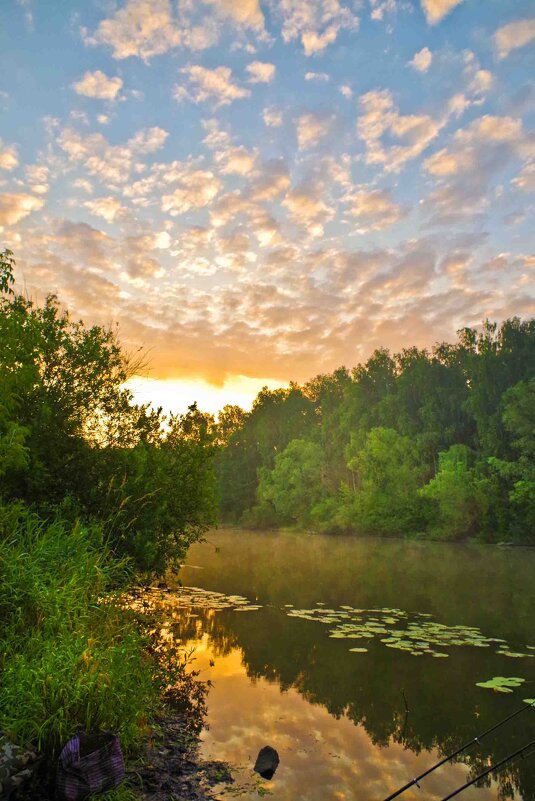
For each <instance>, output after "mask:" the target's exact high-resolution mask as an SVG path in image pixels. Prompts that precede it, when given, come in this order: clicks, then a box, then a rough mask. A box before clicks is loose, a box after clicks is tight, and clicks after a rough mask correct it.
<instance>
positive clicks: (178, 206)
mask: <svg viewBox="0 0 535 801" xmlns="http://www.w3.org/2000/svg"><path fill="white" fill-rule="evenodd" d="M173 183H175V184H176V188H175V189H174V190H173V192H171V193H169V194H167V195H162V198H161V208H162V211H165V212H169V214H170V215H171V217H176V216H178V215H180V214H185V213H186V212H187V211H190V209H200V208H203V207H205V206H208V205H209V204H210V203H211V202H212V200H213V199H214V198H215V197H216V195H217V194H218V192H219V191H220V189H221V182H220V181H219V180H218V179H217V178H216V177H215V175H214V174H213V172H211V171H210V170H191V169H188V167H187V166H185V165H184V168H183V169H182V170H181V169H180V167H178V169H176V172H175V175H174V176H173Z"/></svg>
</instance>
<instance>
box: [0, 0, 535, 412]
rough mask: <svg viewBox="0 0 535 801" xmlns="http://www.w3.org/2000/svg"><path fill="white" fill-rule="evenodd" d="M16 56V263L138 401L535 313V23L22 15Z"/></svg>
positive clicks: (276, 381)
mask: <svg viewBox="0 0 535 801" xmlns="http://www.w3.org/2000/svg"><path fill="white" fill-rule="evenodd" d="M0 54H1V55H0V67H1V69H0V247H9V248H11V250H13V251H14V253H15V258H16V260H17V279H18V282H19V286H20V287H21V288H23V290H24V291H25V292H26V293H27V294H28V295H29V296H31V297H32V298H34V299H36V300H37V301H39V300H40V299H42V298H43V296H44V295H45V294H46V293H48V292H55V293H57V294H58V296H59V298H60V299H61V301H62V302H63V303H64V304H65V305H66V306H67V307H68V308H69V310H70V311H71V312H72V314H73V315H74V316H75V317H76V318H79V317H81V318H82V319H84V321H85V322H87V323H90V324H93V323H98V324H101V325H105V326H110V325H111V326H116V325H117V326H118V330H119V335H120V339H121V341H122V342H123V343H124V346H125V348H126V349H127V350H128V351H129V352H131V353H132V352H138V349H139V348H141V349H142V351H141V352H142V353H143V354H144V364H145V366H144V367H143V369H142V371H140V376H139V377H137V378H136V379H135V381H134V383H133V384H132V388H133V390H134V394H135V396H136V398H138V399H139V400H143V401H145V400H151V401H153V402H154V403H155V404H156V405H158V404H160V403H161V404H163V405H164V407H165V408H168V409H173V410H174V411H183V410H185V408H186V407H187V405H188V404H189V403H192V402H193V401H194V400H197V401H198V402H199V406H200V407H201V408H203V409H205V410H207V411H215V410H216V409H217V408H220V407H221V406H222V405H224V404H225V403H239V404H240V405H242V406H243V407H245V408H248V407H249V406H250V404H251V402H252V400H253V398H254V396H255V395H256V393H257V392H258V390H259V389H260V388H261V387H262V386H264V385H267V386H268V387H270V388H275V387H277V386H283V385H287V384H288V383H289V382H290V381H292V380H293V381H297V382H303V381H306V380H307V379H309V378H312V377H313V376H315V375H317V374H319V373H327V372H331V371H333V370H334V369H336V368H337V367H339V366H341V365H345V366H347V367H348V368H351V367H353V366H354V365H356V364H357V363H359V362H361V361H364V360H365V359H367V358H368V357H369V356H370V355H371V354H372V352H373V351H374V349H376V348H378V347H382V346H384V347H388V348H390V349H391V350H392V351H393V352H397V351H399V350H401V349H402V348H404V347H410V346H412V345H417V346H419V347H432V346H433V344H434V343H436V342H440V341H444V340H447V341H454V340H455V336H456V331H457V330H458V329H459V328H461V327H464V326H467V325H468V326H477V325H479V324H480V323H481V322H482V321H483V320H484V319H486V318H490V319H491V320H497V321H500V320H503V319H505V318H507V317H511V316H513V315H518V316H520V317H522V318H526V317H530V316H532V315H533V313H534V310H535V302H534V294H535V293H534V287H535V282H534V268H535V255H534V250H535V248H534V239H535V236H534V233H533V232H534V230H535V226H534V214H533V212H534V206H535V202H534V192H535V135H534V133H533V123H534V119H535V84H534V82H533V75H534V74H535V14H534V10H533V5H532V3H531V2H530V0H356V1H353V0H119V1H118V2H112V1H111V0H110V1H109V2H108V0H83V2H82V0H2V2H1V3H0Z"/></svg>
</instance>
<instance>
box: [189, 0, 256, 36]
mask: <svg viewBox="0 0 535 801" xmlns="http://www.w3.org/2000/svg"><path fill="white" fill-rule="evenodd" d="M204 2H205V3H207V4H209V5H211V6H215V9H217V11H218V13H219V14H220V15H221V16H223V17H227V18H230V19H231V20H232V21H233V22H234V23H235V24H236V25H237V26H238V27H240V28H251V29H253V30H255V31H258V32H261V31H263V30H264V14H263V13H262V9H261V7H260V0H204Z"/></svg>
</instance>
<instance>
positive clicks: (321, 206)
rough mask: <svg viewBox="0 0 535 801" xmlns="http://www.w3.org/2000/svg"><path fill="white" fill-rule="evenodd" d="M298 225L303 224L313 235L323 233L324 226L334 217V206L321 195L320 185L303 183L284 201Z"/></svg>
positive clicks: (317, 235) (316, 235)
mask: <svg viewBox="0 0 535 801" xmlns="http://www.w3.org/2000/svg"><path fill="white" fill-rule="evenodd" d="M282 205H283V206H285V207H286V208H287V209H288V211H289V212H290V216H291V218H292V219H293V221H294V222H295V223H297V225H300V226H302V227H303V228H305V229H306V230H307V232H308V233H309V234H310V235H311V236H313V237H319V236H322V235H323V226H324V224H325V223H326V222H328V221H329V220H331V219H332V218H333V217H334V211H333V209H332V208H329V206H328V205H327V204H326V203H324V201H323V200H322V199H321V197H320V192H319V191H318V187H317V186H314V185H303V186H301V187H299V188H297V189H292V190H291V191H290V192H288V194H287V195H286V197H285V199H284V200H283V201H282Z"/></svg>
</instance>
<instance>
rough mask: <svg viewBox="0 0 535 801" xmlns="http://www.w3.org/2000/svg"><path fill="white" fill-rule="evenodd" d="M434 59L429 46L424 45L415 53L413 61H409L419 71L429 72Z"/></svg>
mask: <svg viewBox="0 0 535 801" xmlns="http://www.w3.org/2000/svg"><path fill="white" fill-rule="evenodd" d="M432 61H433V54H432V52H431V51H430V49H429V48H428V47H423V48H422V49H421V50H419V51H418V53H415V54H414V57H413V59H412V61H409V64H410V65H411V67H414V69H415V70H418V72H427V70H428V69H429V67H430V66H431V62H432Z"/></svg>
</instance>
